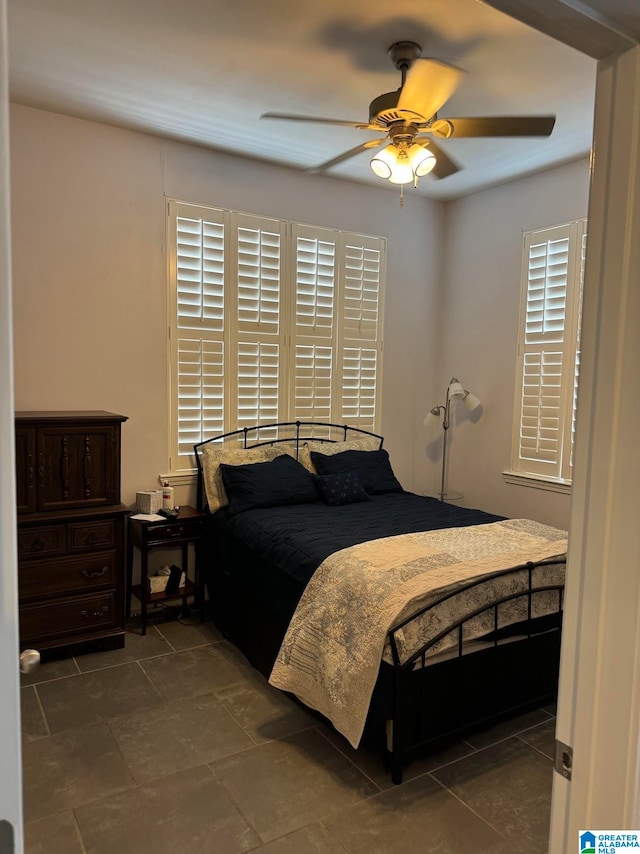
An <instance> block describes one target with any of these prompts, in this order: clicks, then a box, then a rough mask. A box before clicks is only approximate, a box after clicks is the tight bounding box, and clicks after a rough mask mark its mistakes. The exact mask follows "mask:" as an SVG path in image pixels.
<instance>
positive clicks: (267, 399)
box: [228, 214, 285, 439]
mask: <svg viewBox="0 0 640 854" xmlns="http://www.w3.org/2000/svg"><path fill="white" fill-rule="evenodd" d="M232 222H233V225H234V237H235V259H236V276H235V278H236V281H237V287H236V289H235V298H236V305H237V309H236V316H235V329H234V331H235V341H234V343H233V345H232V346H235V353H236V357H235V359H233V361H232V363H233V364H234V366H235V371H234V382H233V383H232V384H231V387H230V389H229V398H230V408H231V411H232V412H235V419H234V420H233V423H232V424H230V425H229V428H228V429H230V430H234V429H236V428H240V427H252V426H255V425H256V424H270V423H273V422H276V421H278V420H280V419H279V414H280V412H281V410H282V407H283V399H284V393H285V388H284V382H285V375H284V372H283V370H282V358H281V354H282V349H283V345H284V331H283V319H282V305H281V294H282V278H283V258H282V247H283V242H284V237H285V224H284V223H282V222H281V221H279V220H272V219H268V218H266V217H254V216H248V215H246V214H234V215H233V218H232ZM234 399H235V400H234ZM231 401H234V402H233V403H231ZM262 437H263V438H264V439H266V438H271V437H270V436H268V434H267V432H264V433H263V434H262ZM272 438H275V434H274V435H273V437H272Z"/></svg>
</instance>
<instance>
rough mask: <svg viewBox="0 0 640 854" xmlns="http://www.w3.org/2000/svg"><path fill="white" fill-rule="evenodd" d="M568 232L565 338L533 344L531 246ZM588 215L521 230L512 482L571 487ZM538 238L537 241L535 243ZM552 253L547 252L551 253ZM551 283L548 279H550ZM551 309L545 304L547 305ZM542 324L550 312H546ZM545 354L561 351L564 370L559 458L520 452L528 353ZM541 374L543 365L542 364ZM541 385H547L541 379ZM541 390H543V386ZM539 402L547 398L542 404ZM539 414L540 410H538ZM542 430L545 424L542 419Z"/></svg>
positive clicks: (553, 488)
mask: <svg viewBox="0 0 640 854" xmlns="http://www.w3.org/2000/svg"><path fill="white" fill-rule="evenodd" d="M563 232H564V233H565V234H566V240H567V242H568V247H567V275H566V286H565V306H564V324H563V327H562V341H561V342H554V341H551V342H550V343H549V344H545V342H543V341H539V342H535V343H534V344H533V345H531V346H530V347H528V344H527V341H526V325H527V308H528V302H529V297H530V277H529V267H530V261H531V257H532V256H531V254H530V250H531V246H532V245H540V244H541V243H542V242H546V243H547V253H548V247H549V244H550V243H551V242H553V241H554V240H558V239H562V237H561V235H562V233H563ZM586 236H587V219H586V218H582V219H577V220H572V221H570V222H567V223H561V224H559V225H553V226H548V227H544V228H536V229H530V230H528V231H525V232H523V235H522V262H521V278H520V309H519V313H518V334H517V342H516V370H515V383H514V399H513V417H512V419H513V420H512V431H511V455H510V468H509V469H507V470H506V471H503V473H502V474H503V478H504V480H505V481H506V482H507V483H512V484H518V485H521V486H529V487H533V488H537V489H546V490H550V491H553V492H561V493H570V492H571V484H572V479H573V478H572V465H573V463H572V460H573V450H574V447H573V446H574V439H575V411H576V398H577V388H578V373H579V357H580V325H581V310H582V294H583V286H584V265H585V256H586ZM534 241H537V242H536V243H534ZM547 258H548V254H547ZM545 287H546V284H545ZM544 311H545V312H546V307H545V309H544ZM542 322H543V324H544V322H545V317H544V316H543V320H542ZM536 350H538V352H539V354H540V356H541V360H542V354H544V353H551V352H552V351H555V352H556V353H557V352H559V351H560V352H561V355H562V367H561V372H560V377H561V380H560V386H559V398H560V400H559V405H558V415H559V418H558V422H559V423H558V429H557V434H556V435H557V438H558V450H557V459H556V460H555V461H544V460H533V461H532V462H533V463H534V464H533V465H530V464H529V463H528V462H527V460H528V459H531V458H528V457H525V456H523V454H522V453H521V441H522V427H523V423H522V422H523V407H524V404H523V398H524V395H525V386H524V377H525V360H526V356H527V354H535V352H536ZM540 371H541V374H542V371H543V368H542V367H541V368H540ZM539 388H540V389H542V380H541V381H540V385H539ZM540 393H542V392H540ZM539 405H540V407H541V406H542V404H539ZM538 418H540V413H539V412H538ZM537 429H538V436H539V434H540V431H541V429H542V428H541V426H540V425H538V428H537Z"/></svg>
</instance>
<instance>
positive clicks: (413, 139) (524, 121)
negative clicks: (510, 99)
mask: <svg viewBox="0 0 640 854" xmlns="http://www.w3.org/2000/svg"><path fill="white" fill-rule="evenodd" d="M388 53H389V56H390V57H391V61H392V62H393V64H394V66H395V68H396V69H398V71H400V74H401V78H402V79H401V83H400V87H399V89H397V90H396V91H395V92H386V93H384V94H382V95H378V97H377V98H374V99H373V101H371V104H370V105H369V121H368V122H351V121H345V120H344V119H326V118H319V117H314V116H299V115H292V114H288V113H264V114H263V116H262V117H261V118H270V119H284V120H286V121H303V122H305V121H306V122H320V123H323V124H336V125H343V126H344V125H347V126H350V127H354V128H357V129H358V130H371V131H376V132H377V133H380V131H382V132H384V133H385V134H386V136H384V137H383V138H381V139H375V140H369V141H367V142H363V143H361V144H360V145H358V146H356V147H355V148H352V149H350V150H349V151H346V152H344V153H343V154H339V155H338V156H337V157H333V158H331V160H327V161H326V162H325V163H321V164H320V165H319V166H316V167H314V168H313V169H312V170H310V171H313V172H324V171H326V170H328V169H330V168H331V167H333V166H337V165H338V164H339V163H342V162H344V161H345V160H348V159H349V158H351V157H355V155H356V154H360V153H361V152H362V151H366V150H367V149H370V148H380V150H379V151H378V152H377V153H376V154H375V155H374V157H373V158H372V160H371V169H372V171H373V173H374V174H375V175H376V176H378V177H379V178H382V179H384V180H387V181H390V182H391V183H392V184H399V185H400V203H401V204H402V200H403V188H404V185H405V184H408V183H413V185H414V187H417V185H418V178H421V177H422V176H423V175H427V174H428V173H429V172H432V173H433V175H434V177H435V178H439V179H442V178H446V177H448V176H449V175H453V174H454V173H455V172H458V171H459V170H460V169H461V167H460V166H459V165H458V164H457V163H456V162H455V161H454V160H453V159H452V158H451V157H450V156H449V155H448V154H447V153H446V152H445V151H444V150H443V148H441V147H440V145H438V144H437V143H436V142H435V141H434V139H433V137H437V138H438V139H444V140H446V139H449V138H450V137H459V138H465V137H466V138H470V137H485V138H486V137H520V136H549V135H550V133H551V131H552V130H553V126H554V123H555V116H474V117H468V118H466V117H465V118H453V117H447V118H440V117H439V116H438V111H439V110H440V109H441V108H442V107H443V106H444V104H446V102H447V101H448V100H449V98H450V97H451V96H452V95H453V93H454V92H455V90H456V89H457V88H458V86H459V85H460V83H461V81H462V79H463V77H464V72H463V71H461V70H460V69H459V68H455V67H454V66H452V65H449V64H447V63H446V62H440V61H439V60H437V59H422V58H421V55H422V48H421V47H420V45H419V44H416V42H412V41H402V42H396V43H395V44H392V45H391V47H390V48H389V51H388ZM382 146H384V147H382Z"/></svg>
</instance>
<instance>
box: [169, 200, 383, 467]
mask: <svg viewBox="0 0 640 854" xmlns="http://www.w3.org/2000/svg"><path fill="white" fill-rule="evenodd" d="M168 213H169V217H168V223H169V225H168V243H169V247H168V249H169V252H168V255H169V262H170V275H169V282H170V295H169V296H170V305H171V321H170V353H171V437H172V438H171V449H170V469H171V471H173V472H180V471H185V470H190V469H192V468H193V466H194V461H193V445H194V444H196V443H197V442H200V441H202V440H204V439H207V438H210V437H211V436H214V435H217V434H220V433H224V432H228V431H230V430H235V429H237V428H240V427H251V426H253V425H255V424H272V423H274V422H277V421H295V420H300V421H316V422H318V421H324V422H339V423H349V424H350V425H352V426H354V427H361V428H364V429H369V430H374V431H375V430H376V428H377V427H378V423H379V408H380V380H381V364H382V359H381V353H382V309H383V305H382V300H383V285H384V267H385V241H384V240H383V239H382V238H379V237H371V236H368V235H359V234H352V233H348V232H342V231H337V230H335V229H327V228H320V227H315V226H309V225H302V224H300V223H289V222H285V221H282V220H275V219H270V218H268V217H258V216H252V215H249V214H242V213H238V212H234V211H224V210H216V209H212V208H206V207H200V206H196V205H188V204H185V203H180V202H174V201H172V202H169V207H168ZM316 433H317V435H318V436H322V435H323V433H322V429H321V428H319V429H318V430H317V431H316ZM265 438H266V434H265ZM272 438H276V435H275V433H273V436H272Z"/></svg>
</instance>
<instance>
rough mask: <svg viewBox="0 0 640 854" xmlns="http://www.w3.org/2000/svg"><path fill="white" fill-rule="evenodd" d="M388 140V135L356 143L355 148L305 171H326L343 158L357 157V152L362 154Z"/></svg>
mask: <svg viewBox="0 0 640 854" xmlns="http://www.w3.org/2000/svg"><path fill="white" fill-rule="evenodd" d="M386 141H387V138H386V137H384V139H370V140H368V141H367V142H363V143H361V144H360V145H356V147H355V148H350V149H349V151H345V152H344V153H343V154H339V155H338V156H337V157H332V158H331V160H327V161H326V162H325V163H321V164H320V165H319V166H311V167H310V168H309V169H305V172H324V171H325V170H326V169H331V167H332V166H337V165H338V163H342V161H343V160H348V159H349V158H350V157H355V156H356V154H360V153H361V152H362V151H366V150H367V148H375V147H376V146H379V145H382V144H383V143H385V142H386Z"/></svg>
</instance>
